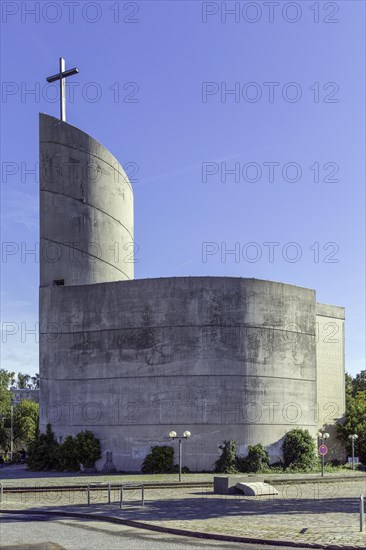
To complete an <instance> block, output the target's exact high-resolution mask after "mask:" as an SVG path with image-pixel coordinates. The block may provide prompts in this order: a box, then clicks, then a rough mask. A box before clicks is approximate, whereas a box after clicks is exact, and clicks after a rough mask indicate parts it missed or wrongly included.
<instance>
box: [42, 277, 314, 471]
mask: <svg viewBox="0 0 366 550" xmlns="http://www.w3.org/2000/svg"><path fill="white" fill-rule="evenodd" d="M315 308H316V303H315V292H314V291H312V290H309V289H305V288H300V287H295V286H292V285H285V284H282V283H274V282H270V281H259V280H255V279H240V278H226V277H212V278H211V277H187V278H171V279H170V278H168V279H145V280H136V281H123V282H118V283H108V284H96V285H87V286H74V287H66V286H65V287H45V288H41V310H42V312H43V325H42V326H41V336H40V338H41V373H42V374H41V377H42V397H41V400H42V419H41V421H42V425H43V426H44V425H45V423H46V422H47V421H48V420H49V421H51V423H52V425H53V427H54V429H55V432H56V433H57V435H58V436H65V435H66V434H68V433H76V432H77V431H80V430H81V429H84V428H89V429H92V430H93V431H94V432H95V434H96V435H97V436H98V437H100V438H101V439H102V442H103V448H104V449H110V450H112V451H113V459H114V463H115V465H116V467H117V468H120V469H126V470H127V469H132V470H136V469H139V468H140V466H141V462H142V460H143V458H144V456H145V455H146V454H147V453H148V452H149V450H150V447H151V446H152V445H154V444H162V443H164V442H165V443H166V442H167V440H166V437H167V434H168V432H169V431H170V429H171V428H173V427H174V429H176V431H178V432H179V431H184V430H185V429H188V430H189V431H191V433H192V437H191V438H190V439H189V440H188V441H187V442H184V444H183V446H184V448H183V452H184V460H183V462H184V464H186V465H187V466H188V467H190V468H191V469H207V468H212V467H213V464H214V461H215V460H216V459H217V458H218V455H219V450H218V445H219V444H221V443H222V441H223V440H224V439H236V440H237V441H238V445H239V452H240V453H241V454H246V452H247V448H248V445H253V444H256V443H258V442H261V443H263V444H264V445H267V446H269V447H268V450H269V452H270V454H271V456H272V458H273V459H274V460H276V459H277V458H278V457H279V456H280V444H281V441H280V440H281V438H282V437H283V436H284V434H285V433H286V432H287V431H288V430H290V429H291V428H293V427H294V426H301V427H303V428H307V429H309V430H310V431H311V433H312V434H313V435H315V433H316V418H315V414H314V408H315V404H316V342H315V327H314V319H315ZM173 445H174V444H173Z"/></svg>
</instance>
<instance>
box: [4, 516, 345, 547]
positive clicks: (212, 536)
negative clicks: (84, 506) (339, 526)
mask: <svg viewBox="0 0 366 550" xmlns="http://www.w3.org/2000/svg"><path fill="white" fill-rule="evenodd" d="M0 513H1V514H8V515H9V514H11V513H13V514H14V515H17V514H21V515H27V516H29V515H33V516H42V515H43V516H44V515H47V516H63V517H71V518H79V519H90V520H94V521H96V520H97V521H98V520H99V521H104V522H106V523H117V524H120V525H126V526H128V527H135V528H136V529H146V530H147V531H157V532H159V533H169V534H172V535H180V536H187V537H192V538H199V539H207V540H219V541H227V542H246V543H249V544H251V543H256V544H265V545H272V546H288V547H290V548H320V549H324V550H326V549H332V548H333V549H334V548H335V546H334V545H332V544H322V543H311V542H302V541H299V542H294V541H287V540H272V539H257V538H253V537H238V536H235V535H222V534H220V533H217V534H216V533H206V532H201V531H188V530H185V529H176V528H172V527H165V526H161V525H155V524H152V523H144V522H142V521H135V520H128V519H121V518H117V517H113V516H100V515H97V514H86V513H80V512H67V511H63V512H61V511H60V512H56V511H52V512H50V511H48V510H39V511H37V510H34V509H33V510H32V509H31V510H29V509H28V510H11V509H2V510H0ZM337 548H340V549H342V550H355V547H354V546H342V545H337Z"/></svg>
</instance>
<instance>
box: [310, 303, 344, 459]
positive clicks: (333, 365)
mask: <svg viewBox="0 0 366 550" xmlns="http://www.w3.org/2000/svg"><path fill="white" fill-rule="evenodd" d="M344 319H345V310H344V308H343V307H337V306H331V305H327V304H317V305H316V328H317V346H316V362H317V396H318V397H317V407H318V428H319V429H324V430H326V431H327V432H328V433H329V434H330V435H331V439H329V441H327V442H326V443H327V446H328V448H329V452H328V455H327V457H326V459H327V460H332V459H334V458H345V451H344V448H343V445H342V444H341V443H340V442H339V441H338V440H337V437H336V428H335V425H336V423H337V422H338V421H341V420H342V418H343V416H344V413H345V410H346V396H345V365H344V363H345V360H344Z"/></svg>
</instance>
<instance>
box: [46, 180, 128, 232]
mask: <svg viewBox="0 0 366 550" xmlns="http://www.w3.org/2000/svg"><path fill="white" fill-rule="evenodd" d="M40 192H41V193H51V194H52V195H60V196H61V197H65V198H67V199H70V200H73V201H76V202H80V203H82V204H84V205H85V206H88V207H89V208H94V209H95V210H98V212H102V214H105V215H106V216H108V218H111V219H112V220H114V221H115V222H117V223H119V225H121V226H122V227H123V228H124V229H125V230H126V231H127V233H128V234H129V235H130V237H131V239H132V241H133V236H132V235H131V232H130V231H129V230H128V229H127V227H126V226H125V225H124V224H123V223H122V222H121V221H120V220H117V218H115V217H114V216H112V215H111V214H108V212H106V211H105V210H102V209H101V208H98V206H95V205H94V204H91V203H89V202H82V200H81V199H77V198H76V197H72V196H71V195H66V193H59V192H58V191H51V190H50V189H41V191H40Z"/></svg>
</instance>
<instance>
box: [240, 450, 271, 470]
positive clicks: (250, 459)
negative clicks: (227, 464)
mask: <svg viewBox="0 0 366 550" xmlns="http://www.w3.org/2000/svg"><path fill="white" fill-rule="evenodd" d="M238 466H239V470H240V471H241V472H254V473H256V472H265V471H269V455H268V453H267V451H266V449H265V448H264V447H263V445H261V444H260V443H258V444H257V445H249V452H248V455H247V456H246V457H245V458H242V459H238Z"/></svg>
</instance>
